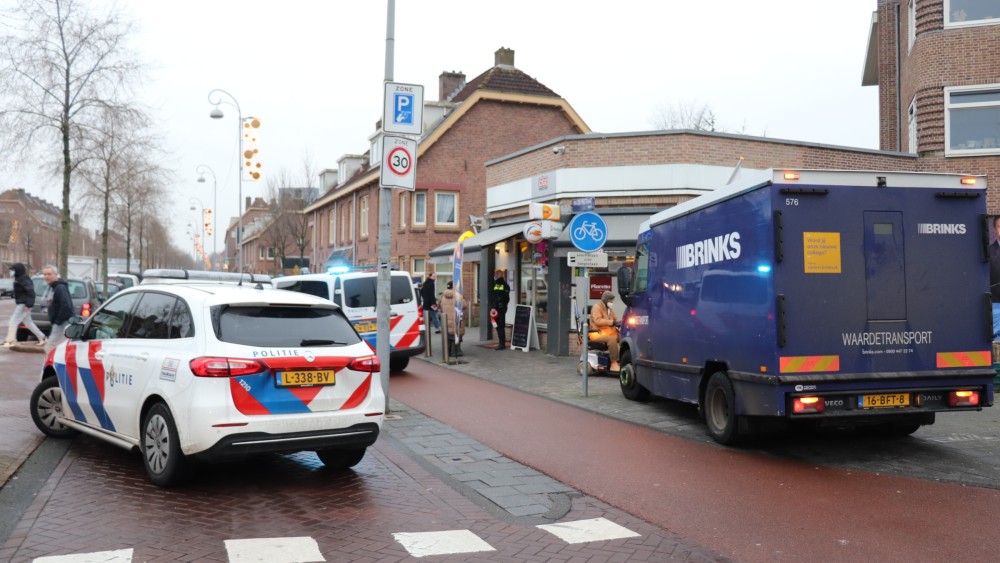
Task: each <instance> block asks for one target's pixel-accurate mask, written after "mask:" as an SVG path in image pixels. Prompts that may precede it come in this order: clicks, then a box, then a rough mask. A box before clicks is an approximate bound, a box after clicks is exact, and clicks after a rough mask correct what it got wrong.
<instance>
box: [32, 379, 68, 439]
mask: <svg viewBox="0 0 1000 563" xmlns="http://www.w3.org/2000/svg"><path fill="white" fill-rule="evenodd" d="M62 417H63V410H62V389H60V388H59V380H58V379H57V378H56V376H54V375H52V376H49V377H46V378H45V379H43V380H42V382H41V383H39V384H38V386H37V387H35V390H34V391H33V392H32V393H31V420H33V421H34V423H35V426H37V427H38V429H39V430H41V431H42V432H43V433H45V435H46V436H52V437H53V438H72V437H73V436H76V435H77V434H78V432H77V431H76V430H73V429H72V428H69V427H67V426H65V425H63V423H62V422H60V419H61V418H62Z"/></svg>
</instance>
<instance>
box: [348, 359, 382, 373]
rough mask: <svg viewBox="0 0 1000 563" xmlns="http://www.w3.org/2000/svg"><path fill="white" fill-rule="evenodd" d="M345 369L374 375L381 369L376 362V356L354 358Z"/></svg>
mask: <svg viewBox="0 0 1000 563" xmlns="http://www.w3.org/2000/svg"><path fill="white" fill-rule="evenodd" d="M347 367H348V368H350V369H352V370H354V371H367V372H370V373H375V372H377V371H381V369H382V365H381V364H380V363H379V361H378V356H362V357H360V358H354V359H353V360H351V363H349V364H347Z"/></svg>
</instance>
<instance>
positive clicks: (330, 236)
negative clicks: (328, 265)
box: [327, 208, 337, 244]
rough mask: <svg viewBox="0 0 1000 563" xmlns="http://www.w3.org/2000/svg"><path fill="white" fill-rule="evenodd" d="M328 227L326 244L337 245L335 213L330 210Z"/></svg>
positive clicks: (333, 210)
mask: <svg viewBox="0 0 1000 563" xmlns="http://www.w3.org/2000/svg"><path fill="white" fill-rule="evenodd" d="M329 214H330V225H329V228H328V229H327V243H329V244H336V243H337V211H336V210H335V209H333V208H330V211H329Z"/></svg>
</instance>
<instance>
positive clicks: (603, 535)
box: [538, 518, 640, 543]
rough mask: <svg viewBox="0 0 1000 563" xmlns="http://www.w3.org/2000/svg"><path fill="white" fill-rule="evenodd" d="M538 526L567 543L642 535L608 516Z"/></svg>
mask: <svg viewBox="0 0 1000 563" xmlns="http://www.w3.org/2000/svg"><path fill="white" fill-rule="evenodd" d="M538 528H541V529H543V530H545V531H546V532H548V533H550V534H552V535H554V536H556V537H558V538H559V539H561V540H563V541H564V542H566V543H586V542H592V541H606V540H618V539H622V538H637V537H640V535H639V534H637V533H635V532H633V531H632V530H629V529H628V528H624V527H622V526H619V525H618V524H615V523H614V522H612V521H611V520H608V519H606V518H594V519H593V520H577V521H576V522H560V523H558V524H544V525H541V526H538Z"/></svg>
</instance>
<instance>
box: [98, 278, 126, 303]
mask: <svg viewBox="0 0 1000 563" xmlns="http://www.w3.org/2000/svg"><path fill="white" fill-rule="evenodd" d="M96 283H97V297H98V298H99V299H100V300H101V301H102V302H104V301H107V300H108V299H110V298H111V296H112V295H114V294H116V293H118V292H119V291H121V290H123V289H125V288H124V287H123V286H122V285H121V284H118V283H115V282H113V281H109V282H108V286H107V287H104V282H96Z"/></svg>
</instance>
